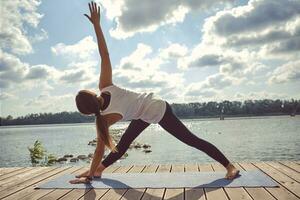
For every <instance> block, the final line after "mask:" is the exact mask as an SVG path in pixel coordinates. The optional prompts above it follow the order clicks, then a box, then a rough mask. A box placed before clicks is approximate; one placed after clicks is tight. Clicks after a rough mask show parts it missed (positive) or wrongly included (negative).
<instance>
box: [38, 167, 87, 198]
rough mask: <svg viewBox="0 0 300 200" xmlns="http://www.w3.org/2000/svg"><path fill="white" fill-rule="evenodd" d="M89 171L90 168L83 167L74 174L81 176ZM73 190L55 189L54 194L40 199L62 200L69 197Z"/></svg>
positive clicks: (50, 193)
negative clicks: (66, 196) (61, 199)
mask: <svg viewBox="0 0 300 200" xmlns="http://www.w3.org/2000/svg"><path fill="white" fill-rule="evenodd" d="M87 169H88V167H82V168H80V169H78V170H76V171H75V172H73V173H74V174H80V173H82V172H84V171H86V170H87ZM74 178H75V177H74ZM72 190H73V189H53V190H52V192H49V193H48V194H46V195H44V196H42V197H41V198H39V199H47V200H48V199H60V198H62V197H64V196H65V195H67V194H68V193H70V192H71V191H72Z"/></svg>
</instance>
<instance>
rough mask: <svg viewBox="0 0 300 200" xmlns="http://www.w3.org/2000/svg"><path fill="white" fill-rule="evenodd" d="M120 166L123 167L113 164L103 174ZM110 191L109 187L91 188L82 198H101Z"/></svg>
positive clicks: (111, 171)
mask: <svg viewBox="0 0 300 200" xmlns="http://www.w3.org/2000/svg"><path fill="white" fill-rule="evenodd" d="M119 168H122V167H120V166H115V165H111V166H109V167H108V168H106V169H105V170H104V171H103V174H104V173H114V172H116V171H117V170H118V169H119ZM108 191H109V189H101V188H98V189H91V190H89V191H88V192H87V193H85V194H84V196H82V197H81V198H80V199H99V198H101V197H102V196H103V195H104V194H105V193H107V192H108Z"/></svg>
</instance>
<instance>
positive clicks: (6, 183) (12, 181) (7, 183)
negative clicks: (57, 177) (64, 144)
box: [0, 167, 53, 191]
mask: <svg viewBox="0 0 300 200" xmlns="http://www.w3.org/2000/svg"><path fill="white" fill-rule="evenodd" d="M52 169H53V168H49V167H35V168H31V169H30V170H27V171H24V172H23V173H20V174H16V175H15V176H12V177H9V178H7V179H4V180H1V181H0V191H3V190H6V188H9V187H11V186H13V185H16V184H20V183H22V182H24V181H27V180H29V179H31V178H32V177H33V176H37V175H39V174H43V173H45V172H47V171H49V170H52Z"/></svg>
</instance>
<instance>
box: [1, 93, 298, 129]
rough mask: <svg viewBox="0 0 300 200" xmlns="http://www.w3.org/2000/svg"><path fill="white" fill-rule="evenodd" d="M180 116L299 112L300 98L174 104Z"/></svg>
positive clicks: (41, 117)
mask: <svg viewBox="0 0 300 200" xmlns="http://www.w3.org/2000/svg"><path fill="white" fill-rule="evenodd" d="M171 106H172V108H173V110H174V112H175V114H176V115H177V116H178V117H180V118H200V117H219V116H220V115H223V116H225V117H226V116H263V115H295V114H300V100H294V99H292V100H279V99H277V100H270V99H264V100H246V101H244V102H240V101H227V100H226V101H222V102H214V101H210V102H203V103H185V104H177V103H174V104H172V105H171ZM93 121H94V116H85V115H81V114H80V113H79V112H60V113H39V114H28V115H26V116H22V117H17V118H13V117H12V116H11V115H9V116H7V117H5V118H3V117H2V118H0V125H24V124H63V123H82V122H93Z"/></svg>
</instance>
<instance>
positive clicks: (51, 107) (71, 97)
mask: <svg viewBox="0 0 300 200" xmlns="http://www.w3.org/2000/svg"><path fill="white" fill-rule="evenodd" d="M24 107H26V108H27V109H34V110H39V111H37V112H41V110H42V112H53V111H54V112H62V111H74V110H75V109H76V106H75V94H63V95H50V94H49V93H42V94H40V95H38V96H37V97H35V98H32V99H30V100H28V101H27V102H25V104H24Z"/></svg>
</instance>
